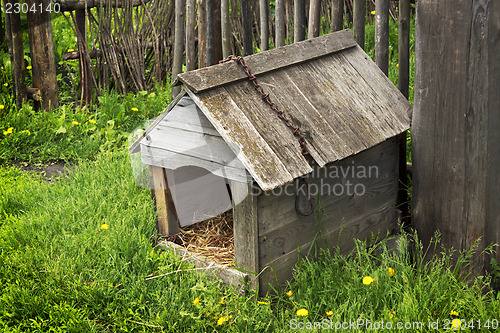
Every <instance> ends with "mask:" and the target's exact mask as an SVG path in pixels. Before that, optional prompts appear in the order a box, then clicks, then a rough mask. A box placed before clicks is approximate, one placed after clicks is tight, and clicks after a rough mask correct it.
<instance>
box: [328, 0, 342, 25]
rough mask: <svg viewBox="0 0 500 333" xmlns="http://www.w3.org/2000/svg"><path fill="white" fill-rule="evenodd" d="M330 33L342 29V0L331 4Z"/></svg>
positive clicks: (336, 0)
mask: <svg viewBox="0 0 500 333" xmlns="http://www.w3.org/2000/svg"><path fill="white" fill-rule="evenodd" d="M331 28H332V32H334V31H339V30H342V29H344V0H333V2H332V22H331Z"/></svg>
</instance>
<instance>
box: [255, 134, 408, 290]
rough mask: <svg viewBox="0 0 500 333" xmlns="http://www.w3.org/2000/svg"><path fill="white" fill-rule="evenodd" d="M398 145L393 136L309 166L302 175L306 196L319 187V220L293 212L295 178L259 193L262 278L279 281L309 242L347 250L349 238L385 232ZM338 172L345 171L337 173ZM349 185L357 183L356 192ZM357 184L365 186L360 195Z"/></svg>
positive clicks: (391, 212) (390, 221)
mask: <svg viewBox="0 0 500 333" xmlns="http://www.w3.org/2000/svg"><path fill="white" fill-rule="evenodd" d="M398 149H399V148H398V142H397V140H396V139H391V140H388V141H386V142H384V143H382V144H379V145H377V146H375V147H373V148H371V149H369V150H366V151H364V152H362V153H360V154H357V155H355V156H353V157H350V158H347V159H344V160H342V161H340V162H336V163H332V164H329V165H327V166H326V167H325V168H326V169H325V168H322V169H320V170H321V171H319V172H318V169H315V172H314V173H313V176H312V177H311V178H309V179H308V181H309V188H310V191H311V194H312V195H314V194H321V192H322V195H319V200H320V206H321V208H322V210H323V211H324V213H325V214H326V217H325V218H323V219H321V218H318V217H317V216H315V215H314V214H313V215H309V216H306V217H304V216H301V215H299V214H298V213H297V212H296V210H295V200H296V198H295V192H296V189H297V187H296V183H293V184H291V185H285V186H284V187H281V188H278V189H275V190H274V191H272V192H264V193H261V194H260V195H259V196H258V201H257V207H258V209H257V216H258V221H259V226H258V232H259V240H258V243H259V257H260V260H259V264H260V270H264V271H263V273H262V280H263V281H266V282H272V283H276V282H277V283H283V282H284V281H286V280H288V279H290V278H291V277H292V269H293V266H294V265H295V264H296V263H297V261H298V260H299V259H300V258H303V257H304V256H305V254H306V253H307V252H308V250H309V248H310V247H311V245H312V244H316V245H318V246H320V247H325V246H327V247H330V248H331V247H333V246H335V245H339V246H340V248H341V249H342V251H344V252H348V251H350V250H351V249H352V247H353V244H354V243H353V239H354V238H361V239H363V238H366V237H367V236H370V235H371V233H374V234H377V232H378V231H380V232H381V236H385V235H386V232H387V230H392V229H393V228H395V227H396V211H395V207H394V202H395V200H396V196H397V191H398V184H397V179H398V168H397V164H398V157H399V154H398ZM360 167H363V169H364V170H365V171H367V170H370V172H368V171H367V172H366V173H365V175H366V177H362V174H360V173H358V171H360V170H362V169H360ZM370 167H372V169H369V168H370ZM375 167H376V168H375ZM325 170H326V177H325ZM353 170H355V174H354V177H353V174H352V171H353ZM375 170H376V171H375ZM342 172H345V173H346V174H345V175H342V174H341V173H342ZM370 173H371V176H369V175H370ZM337 176H338V177H337ZM349 184H351V185H349ZM355 184H356V186H358V187H356V191H354V190H355V188H354V185H355ZM361 185H362V186H361ZM349 187H350V188H351V192H349ZM361 188H363V189H364V191H365V192H364V193H363V194H362V195H361V193H362V191H361V190H360V189H361ZM356 193H357V194H360V195H356ZM299 199H300V200H303V199H304V196H302V199H301V196H299ZM316 207H318V206H316ZM315 238H317V239H316V241H315V242H314V241H313V240H314V239H315ZM313 253H314V251H313ZM266 267H267V268H266ZM261 288H262V291H264V292H265V291H267V290H268V286H267V285H266V284H263V285H262V286H261Z"/></svg>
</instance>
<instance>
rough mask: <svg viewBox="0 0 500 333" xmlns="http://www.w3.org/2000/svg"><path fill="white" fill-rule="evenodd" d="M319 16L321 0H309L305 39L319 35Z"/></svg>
mask: <svg viewBox="0 0 500 333" xmlns="http://www.w3.org/2000/svg"><path fill="white" fill-rule="evenodd" d="M320 16H321V1H320V0H311V4H310V7H309V25H308V32H307V39H311V38H314V37H318V36H319V25H320Z"/></svg>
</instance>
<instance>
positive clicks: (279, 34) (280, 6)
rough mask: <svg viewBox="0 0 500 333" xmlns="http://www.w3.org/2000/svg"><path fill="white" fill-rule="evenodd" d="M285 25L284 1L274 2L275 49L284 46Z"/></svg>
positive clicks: (277, 0)
mask: <svg viewBox="0 0 500 333" xmlns="http://www.w3.org/2000/svg"><path fill="white" fill-rule="evenodd" d="M285 24H286V23H285V0H276V42H275V44H276V45H275V46H276V47H280V46H284V45H285V33H286V31H285Z"/></svg>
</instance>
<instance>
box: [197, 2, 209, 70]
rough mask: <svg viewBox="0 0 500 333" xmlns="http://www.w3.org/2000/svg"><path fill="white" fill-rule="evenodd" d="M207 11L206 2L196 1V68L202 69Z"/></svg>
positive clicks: (203, 65)
mask: <svg viewBox="0 0 500 333" xmlns="http://www.w3.org/2000/svg"><path fill="white" fill-rule="evenodd" d="M206 36H207V9H206V0H198V68H203V67H205V66H206V64H205V54H206Z"/></svg>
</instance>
